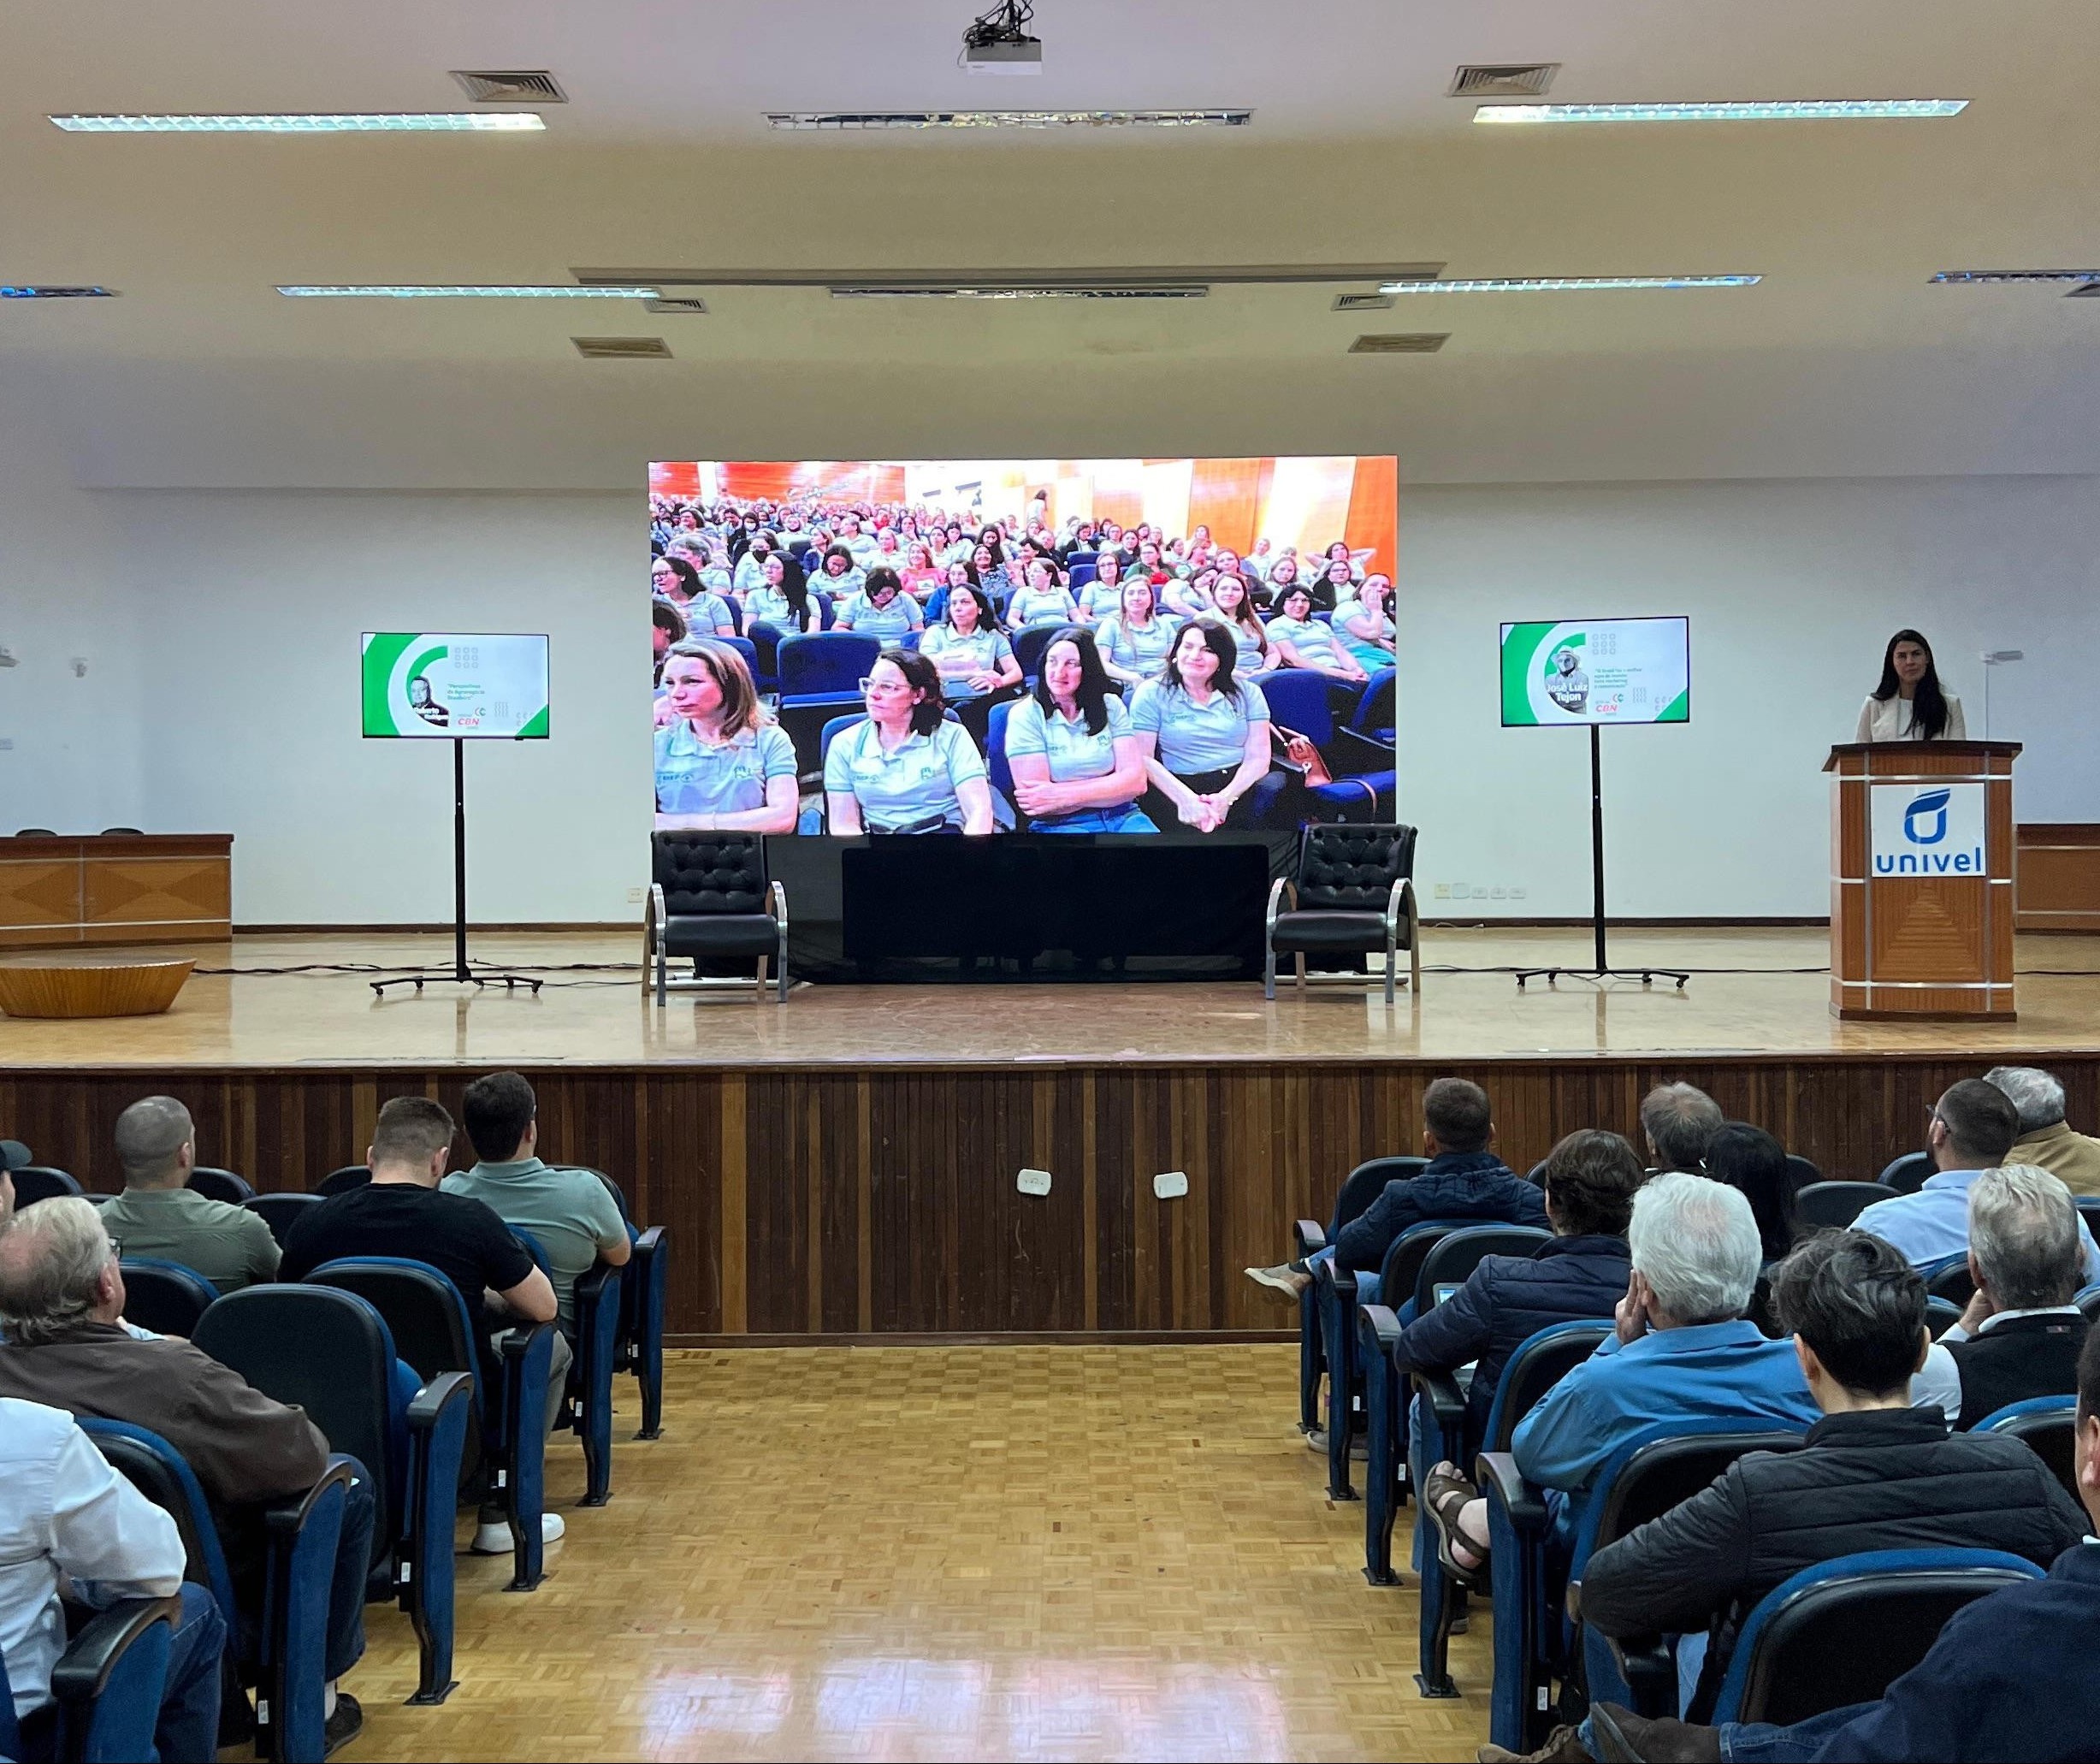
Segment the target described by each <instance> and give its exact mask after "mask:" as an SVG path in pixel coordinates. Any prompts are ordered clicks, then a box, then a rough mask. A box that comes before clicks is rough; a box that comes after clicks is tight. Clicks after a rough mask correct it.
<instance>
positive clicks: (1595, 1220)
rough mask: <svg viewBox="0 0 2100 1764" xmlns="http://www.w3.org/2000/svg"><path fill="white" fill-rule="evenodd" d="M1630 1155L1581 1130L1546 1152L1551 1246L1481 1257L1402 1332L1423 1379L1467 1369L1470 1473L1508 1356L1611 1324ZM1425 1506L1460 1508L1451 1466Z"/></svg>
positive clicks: (1633, 1185)
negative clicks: (1539, 1339)
mask: <svg viewBox="0 0 2100 1764" xmlns="http://www.w3.org/2000/svg"><path fill="white" fill-rule="evenodd" d="M1646 1174H1647V1173H1646V1172H1645V1171H1644V1170H1642V1168H1641V1160H1640V1158H1639V1157H1637V1156H1636V1154H1635V1152H1634V1149H1633V1147H1632V1146H1631V1145H1628V1144H1627V1143H1626V1141H1625V1140H1624V1139H1621V1138H1620V1137H1619V1136H1618V1134H1609V1133H1600V1132H1598V1131H1596V1130H1594V1129H1592V1128H1586V1129H1584V1130H1582V1131H1581V1132H1579V1133H1572V1134H1569V1135H1568V1136H1567V1137H1566V1138H1565V1139H1563V1140H1562V1141H1561V1142H1560V1143H1559V1145H1556V1146H1554V1147H1553V1151H1552V1152H1551V1153H1550V1154H1549V1155H1548V1156H1547V1160H1546V1162H1545V1163H1544V1164H1543V1165H1542V1166H1541V1171H1540V1175H1541V1181H1542V1182H1543V1184H1544V1188H1545V1196H1546V1216H1547V1220H1548V1221H1549V1222H1551V1224H1552V1226H1553V1242H1551V1243H1549V1244H1545V1245H1542V1246H1541V1247H1540V1248H1539V1250H1538V1251H1537V1252H1535V1254H1533V1255H1530V1256H1528V1257H1527V1256H1489V1257H1488V1258H1485V1259H1484V1260H1482V1262H1481V1263H1480V1264H1479V1265H1478V1266H1477V1267H1476V1268H1475V1269H1474V1270H1473V1272H1472V1274H1471V1275H1470V1276H1469V1277H1468V1279H1467V1281H1466V1282H1465V1284H1464V1286H1462V1287H1459V1288H1458V1291H1457V1292H1455V1293H1452V1295H1451V1297H1450V1298H1448V1299H1446V1300H1445V1301H1444V1302H1443V1303H1442V1304H1441V1305H1436V1306H1435V1308H1433V1309H1432V1310H1431V1311H1429V1313H1428V1315H1426V1316H1423V1317H1417V1318H1416V1320H1415V1321H1414V1322H1413V1323H1410V1324H1409V1325H1408V1326H1407V1329H1406V1331H1405V1334H1403V1335H1402V1336H1401V1337H1400V1348H1399V1353H1400V1357H1401V1358H1402V1359H1405V1360H1406V1362H1407V1363H1408V1364H1410V1365H1413V1366H1418V1367H1421V1368H1423V1370H1429V1371H1440V1372H1451V1371H1456V1370H1458V1368H1459V1367H1461V1366H1464V1365H1469V1364H1470V1365H1472V1366H1473V1382H1472V1384H1471V1386H1470V1388H1468V1390H1467V1392H1466V1399H1465V1407H1466V1436H1467V1449H1466V1454H1465V1457H1464V1463H1466V1464H1468V1465H1470V1464H1471V1462H1472V1454H1473V1452H1474V1451H1475V1450H1476V1449H1477V1448H1478V1447H1479V1443H1480V1441H1481V1438H1482V1435H1483V1434H1484V1433H1485V1431H1486V1430H1487V1424H1488V1411H1489V1410H1490V1409H1491V1408H1493V1407H1494V1397H1495V1389H1496V1387H1497V1386H1498V1385H1500V1382H1502V1369H1503V1367H1505V1365H1507V1364H1509V1359H1510V1356H1511V1354H1513V1353H1516V1351H1517V1349H1518V1348H1519V1347H1523V1344H1524V1343H1525V1341H1528V1340H1529V1339H1530V1337H1531V1336H1533V1335H1536V1334H1537V1333H1538V1332H1539V1331H1540V1330H1541V1329H1551V1328H1553V1325H1554V1324H1556V1323H1580V1322H1587V1321H1590V1320H1593V1319H1598V1318H1607V1319H1608V1318H1610V1317H1613V1316H1614V1315H1615V1314H1616V1313H1617V1311H1618V1303H1619V1300H1620V1299H1624V1297H1625V1296H1626V1282H1627V1274H1628V1272H1629V1264H1628V1260H1627V1257H1628V1250H1627V1246H1626V1226H1627V1222H1628V1221H1629V1220H1630V1218H1631V1217H1632V1216H1633V1197H1634V1191H1635V1190H1636V1189H1637V1188H1639V1187H1640V1186H1641V1184H1642V1181H1643V1180H1645V1177H1646ZM1423 1491H1424V1492H1423V1499H1424V1500H1425V1501H1439V1500H1440V1501H1443V1502H1444V1503H1446V1504H1448V1503H1449V1502H1450V1501H1452V1499H1453V1498H1456V1499H1457V1500H1458V1501H1459V1502H1460V1504H1461V1505H1463V1504H1464V1502H1466V1501H1470V1500H1471V1499H1472V1498H1473V1484H1472V1482H1471V1480H1470V1478H1469V1477H1466V1476H1465V1475H1464V1472H1463V1471H1461V1470H1460V1468H1459V1466H1458V1465H1454V1464H1449V1463H1445V1464H1439V1465H1436V1466H1435V1469H1434V1470H1432V1471H1430V1472H1429V1475H1428V1476H1427V1477H1424V1478H1423ZM1453 1546H1454V1548H1453V1550H1452V1557H1453V1560H1452V1561H1451V1562H1449V1563H1447V1564H1446V1566H1447V1567H1448V1568H1450V1569H1451V1570H1452V1571H1453V1572H1455V1573H1456V1574H1457V1577H1458V1578H1459V1579H1461V1580H1464V1581H1466V1582H1468V1583H1470V1582H1472V1581H1473V1579H1474V1578H1475V1571H1476V1570H1477V1568H1478V1567H1479V1566H1480V1558H1479V1556H1478V1554H1476V1552H1474V1551H1473V1550H1472V1549H1470V1548H1460V1547H1458V1539H1457V1538H1455V1537H1454V1538H1453Z"/></svg>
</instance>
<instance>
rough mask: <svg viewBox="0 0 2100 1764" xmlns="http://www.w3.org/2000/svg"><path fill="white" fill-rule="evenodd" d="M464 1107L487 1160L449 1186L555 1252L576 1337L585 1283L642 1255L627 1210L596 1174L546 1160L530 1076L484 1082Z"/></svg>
mask: <svg viewBox="0 0 2100 1764" xmlns="http://www.w3.org/2000/svg"><path fill="white" fill-rule="evenodd" d="M461 1104H462V1105H461V1108H460V1116H461V1118H462V1121H463V1123H464V1126H465V1128H466V1130H467V1138H468V1139H470V1140H471V1141H472V1142H473V1145H474V1153H475V1156H476V1157H477V1158H479V1159H480V1160H481V1161H480V1162H479V1163H476V1165H475V1166H474V1168H473V1169H470V1170H461V1171H455V1172H454V1173H453V1175H449V1176H447V1177H446V1178H445V1181H444V1183H443V1185H442V1186H443V1187H444V1189H445V1191H446V1192H447V1193H449V1194H464V1195H468V1196H470V1197H471V1198H472V1199H476V1200H478V1201H482V1202H484V1203H486V1204H487V1205H488V1206H489V1207H490V1208H492V1209H493V1210H494V1212H495V1215H496V1216H497V1217H498V1218H500V1219H501V1220H502V1221H503V1222H504V1223H505V1224H506V1225H508V1226H510V1227H511V1228H512V1229H513V1230H516V1231H528V1232H530V1233H531V1234H532V1235H533V1237H534V1238H535V1240H537V1241H538V1243H539V1245H540V1247H541V1249H543V1250H545V1251H546V1252H547V1266H548V1268H549V1270H551V1271H552V1272H553V1277H554V1297H555V1299H557V1300H558V1301H559V1304H560V1305H561V1327H562V1329H563V1331H564V1332H565V1334H569V1335H574V1334H575V1332H576V1282H577V1276H578V1275H581V1274H588V1273H589V1271H590V1270H591V1268H592V1267H593V1266H594V1265H595V1264H597V1263H599V1262H606V1263H609V1264H611V1265H612V1266H613V1267H615V1268H619V1267H623V1266H624V1265H625V1264H626V1262H627V1259H628V1258H629V1257H630V1256H631V1255H632V1254H633V1253H634V1240H633V1239H632V1238H631V1237H630V1236H629V1235H628V1231H627V1221H626V1220H625V1219H624V1218H623V1217H622V1216H621V1215H620V1208H619V1203H618V1201H617V1200H615V1199H613V1198H612V1190H611V1189H609V1188H607V1187H606V1185H605V1183H604V1182H603V1181H600V1179H599V1178H598V1177H597V1176H596V1175H593V1174H592V1173H591V1172H590V1171H589V1170H585V1169H554V1168H553V1167H551V1166H549V1165H547V1164H545V1163H541V1161H540V1159H539V1157H538V1153H537V1147H538V1145H539V1140H540V1123H539V1102H538V1099H537V1098H535V1097H534V1095H533V1093H532V1086H530V1085H529V1084H528V1083H527V1082H526V1081H525V1080H524V1075H523V1074H519V1073H517V1072H492V1073H490V1074H488V1077H486V1078H477V1079H476V1080H474V1082H473V1083H471V1084H470V1085H469V1086H467V1088H466V1094H465V1096H464V1098H462V1099H461Z"/></svg>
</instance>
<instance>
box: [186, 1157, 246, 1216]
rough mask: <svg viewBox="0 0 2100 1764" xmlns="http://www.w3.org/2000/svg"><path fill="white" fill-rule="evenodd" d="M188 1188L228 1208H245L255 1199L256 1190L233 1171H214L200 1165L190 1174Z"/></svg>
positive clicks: (207, 1166)
mask: <svg viewBox="0 0 2100 1764" xmlns="http://www.w3.org/2000/svg"><path fill="white" fill-rule="evenodd" d="M185 1186H186V1187H190V1188H194V1189H195V1190H196V1191H197V1192H198V1193H199V1194H201V1195H203V1196H204V1199H207V1200H222V1201H224V1202H225V1203H226V1204H227V1205H228V1206H245V1205H246V1204H247V1203H248V1202H249V1201H251V1200H253V1199H255V1190H254V1189H253V1188H252V1187H250V1186H249V1183H248V1181H247V1179H246V1178H245V1177H243V1176H237V1175H234V1172H233V1171H231V1170H222V1169H212V1168H210V1166H209V1165H199V1166H198V1168H197V1169H193V1170H192V1171H191V1172H190V1180H189V1181H188V1182H187V1183H186V1184H185Z"/></svg>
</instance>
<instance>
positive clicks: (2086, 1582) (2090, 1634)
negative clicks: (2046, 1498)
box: [1591, 1330, 2100, 1764]
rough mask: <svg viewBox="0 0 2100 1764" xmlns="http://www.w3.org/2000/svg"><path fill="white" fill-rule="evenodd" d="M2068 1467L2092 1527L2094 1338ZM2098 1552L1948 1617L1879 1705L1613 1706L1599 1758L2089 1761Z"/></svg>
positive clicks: (1679, 1762) (1692, 1763)
mask: <svg viewBox="0 0 2100 1764" xmlns="http://www.w3.org/2000/svg"><path fill="white" fill-rule="evenodd" d="M2076 1425H2077V1436H2076V1442H2075V1447H2074V1459H2075V1463H2076V1466H2077V1482H2078V1493H2079V1500H2080V1501H2082V1502H2083V1503H2084V1505H2085V1511H2086V1512H2087V1513H2088V1514H2090V1515H2091V1518H2092V1521H2093V1525H2094V1529H2095V1530H2097V1531H2100V1330H2096V1331H2094V1332H2093V1333H2092V1334H2091V1335H2089V1336H2088V1337H2087V1338H2086V1342H2085V1352H2084V1353H2083V1354H2082V1356H2081V1357H2080V1359H2079V1379H2078V1414H2077V1422H2076ZM2096 1651H2100V1542H2096V1541H2095V1540H2094V1539H2093V1538H2091V1537H2088V1538H2087V1539H2086V1541H2085V1542H2083V1543H2079V1544H2075V1545H2073V1547H2072V1548H2069V1549H2067V1550H2066V1551H2065V1552H2064V1553H2063V1554H2062V1555H2061V1556H2059V1557H2057V1558H2056V1566H2055V1567H2053V1568H2052V1569H2051V1570H2050V1573H2049V1577H2048V1578H2046V1579H2044V1580H2030V1581H2025V1582H2022V1583H2020V1585H2018V1586H2012V1587H2008V1588H2006V1589H2004V1590H2003V1591H2002V1592H1995V1593H1992V1594H1991V1595H1990V1596H1989V1597H1988V1598H1983V1599H1979V1600H1977V1601H1976V1602H1975V1603H1973V1604H1972V1605H1968V1606H1966V1607H1963V1608H1962V1609H1961V1610H1960V1611H1958V1612H1956V1613H1955V1615H1954V1617H1953V1619H1951V1620H1950V1621H1949V1623H1948V1625H1947V1626H1946V1628H1944V1629H1943V1630H1942V1631H1940V1635H1939V1640H1938V1641H1937V1642H1936V1643H1933V1644H1932V1651H1931V1653H1930V1654H1926V1655H1925V1658H1924V1659H1923V1660H1920V1662H1919V1663H1918V1665H1917V1666H1915V1667H1914V1668H1913V1669H1912V1670H1911V1671H1909V1672H1906V1673H1904V1674H1903V1676H1902V1678H1898V1679H1897V1680H1896V1682H1895V1683H1894V1684H1891V1685H1890V1686H1889V1688H1888V1690H1887V1691H1886V1692H1885V1693H1884V1696H1882V1698H1881V1700H1880V1702H1855V1703H1850V1704H1848V1705H1847V1706H1846V1707H1844V1708H1837V1709H1831V1710H1829V1711H1827V1712H1826V1713H1825V1714H1820V1715H1813V1716H1811V1717H1810V1718H1809V1719H1808V1720H1805V1721H1796V1722H1795V1723H1793V1724H1792V1725H1791V1726H1784V1727H1780V1726H1772V1725H1770V1724H1768V1723H1766V1722H1762V1721H1731V1722H1729V1723H1727V1724H1725V1725H1724V1726H1719V1727H1695V1726H1687V1725H1686V1724H1684V1723H1683V1722H1682V1721H1667V1720H1665V1721H1649V1720H1642V1718H1641V1717H1640V1716H1638V1715H1636V1714H1633V1713H1632V1712H1631V1711H1630V1710H1627V1709H1623V1708H1619V1707H1618V1704H1616V1703H1608V1702H1607V1703H1600V1704H1599V1705H1598V1706H1597V1708H1595V1709H1594V1711H1593V1712H1592V1717H1591V1719H1592V1720H1593V1722H1594V1732H1595V1737H1596V1742H1597V1751H1598V1754H1599V1755H1600V1756H1601V1757H1603V1758H1605V1759H1606V1760H1609V1761H1612V1764H1618V1761H1620V1760H1631V1761H1636V1764H1722V1761H1724V1760H1730V1761H1744V1764H1748V1761H1751V1760H1756V1761H1760V1764H1767V1761H1768V1764H1795V1761H1797V1760H1798V1761H1803V1764H1805V1761H1807V1760H1808V1759H1812V1758H1842V1759H1848V1760H1857V1761H1859V1764H1880V1761H1883V1760H1889V1761H1896V1760H1907V1759H1914V1758H1944V1759H1949V1760H1954V1761H1957V1764H1958V1761H1965V1760H1969V1759H1984V1758H2026V1759H2033V1760H2036V1761H2038V1764H2056V1761H2059V1760H2062V1761H2069V1760H2073V1759H2083V1758H2091V1757H2092V1756H2093V1755H2094V1753H2095V1750H2096V1745H2095V1740H2094V1736H2095V1735H2096V1734H2100V1672H2094V1671H2093V1666H2092V1663H2093V1659H2094V1655H2095V1653H2096Z"/></svg>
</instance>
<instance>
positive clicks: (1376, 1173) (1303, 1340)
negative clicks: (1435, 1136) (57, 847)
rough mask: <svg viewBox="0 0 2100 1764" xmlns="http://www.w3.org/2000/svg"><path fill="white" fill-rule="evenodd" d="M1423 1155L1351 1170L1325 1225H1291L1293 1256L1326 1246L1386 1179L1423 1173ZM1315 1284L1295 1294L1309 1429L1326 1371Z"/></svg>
mask: <svg viewBox="0 0 2100 1764" xmlns="http://www.w3.org/2000/svg"><path fill="white" fill-rule="evenodd" d="M1428 1163H1429V1159H1428V1158H1426V1157H1374V1158H1371V1159H1369V1161H1368V1162H1366V1163H1359V1164H1358V1166H1357V1167H1356V1168H1355V1169H1352V1170H1351V1171H1350V1172H1349V1174H1348V1175H1347V1177H1346V1179H1345V1180H1344V1181H1343V1182H1342V1185H1341V1193H1340V1194H1338V1195H1337V1196H1336V1197H1335V1199H1334V1216H1333V1217H1331V1218H1330V1219H1329V1220H1328V1222H1327V1224H1326V1226H1325V1228H1322V1226H1321V1225H1320V1223H1319V1222H1318V1221H1317V1220H1314V1219H1300V1220H1298V1222H1297V1223H1296V1224H1294V1225H1293V1227H1292V1228H1291V1238H1292V1242H1293V1246H1294V1247H1295V1249H1296V1251H1297V1254H1296V1255H1295V1256H1294V1257H1293V1260H1294V1261H1299V1262H1303V1261H1304V1260H1305V1259H1306V1258H1308V1257H1309V1256H1311V1255H1313V1254H1315V1253H1316V1252H1318V1251H1321V1250H1323V1249H1325V1248H1326V1247H1327V1246H1328V1245H1329V1244H1331V1243H1333V1242H1334V1240H1335V1239H1336V1238H1338V1237H1340V1235H1341V1229H1342V1227H1343V1226H1345V1225H1347V1224H1349V1223H1351V1222H1353V1221H1354V1220H1356V1219H1358V1218H1360V1217H1361V1216H1363V1215H1364V1213H1365V1212H1366V1211H1369V1207H1370V1204H1371V1203H1372V1202H1373V1201H1374V1200H1375V1199H1378V1197H1379V1196H1380V1195H1381V1194H1383V1193H1385V1192H1386V1184H1387V1183H1388V1182H1392V1181H1399V1179H1400V1178H1402V1177H1404V1176H1415V1175H1421V1174H1422V1171H1423V1169H1424V1168H1425V1167H1426V1166H1427V1165H1428ZM1318 1297H1319V1294H1318V1288H1317V1287H1316V1286H1309V1287H1306V1288H1305V1290H1304V1292H1302V1293H1299V1294H1298V1431H1299V1432H1300V1433H1310V1432H1311V1431H1312V1430H1314V1429H1315V1428H1316V1427H1317V1426H1318V1425H1319V1424H1320V1380H1321V1378H1322V1376H1323V1375H1324V1374H1325V1373H1326V1371H1327V1342H1326V1338H1325V1336H1324V1335H1322V1332H1321V1329H1320V1310H1319V1304H1318Z"/></svg>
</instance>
